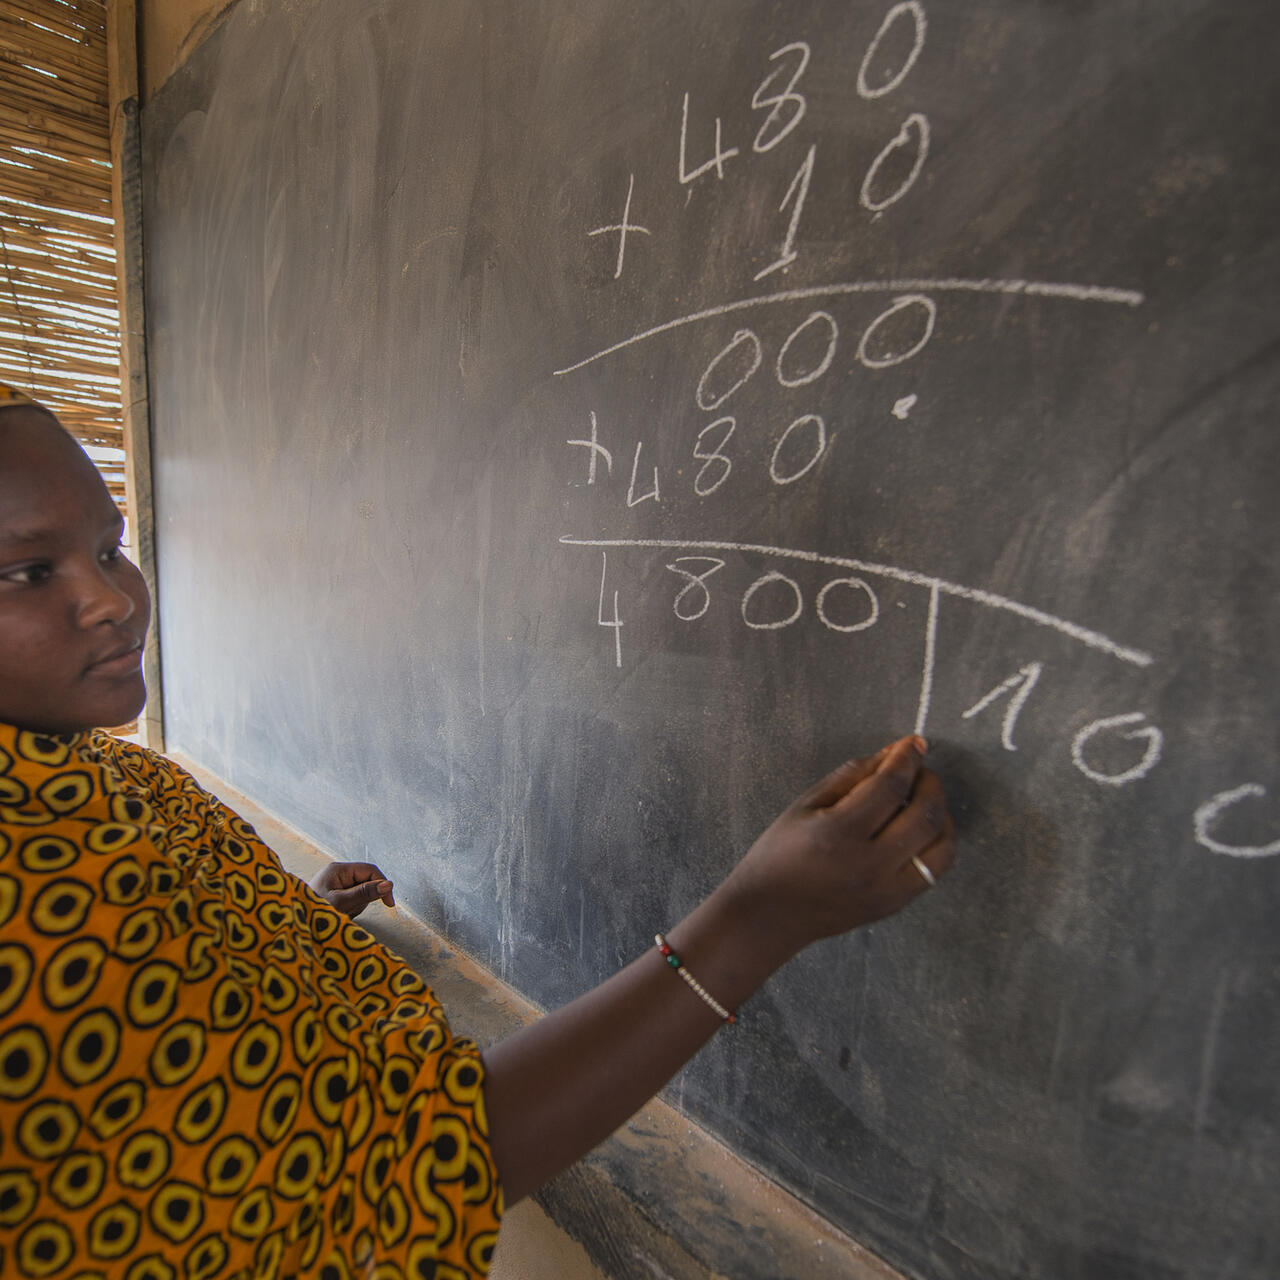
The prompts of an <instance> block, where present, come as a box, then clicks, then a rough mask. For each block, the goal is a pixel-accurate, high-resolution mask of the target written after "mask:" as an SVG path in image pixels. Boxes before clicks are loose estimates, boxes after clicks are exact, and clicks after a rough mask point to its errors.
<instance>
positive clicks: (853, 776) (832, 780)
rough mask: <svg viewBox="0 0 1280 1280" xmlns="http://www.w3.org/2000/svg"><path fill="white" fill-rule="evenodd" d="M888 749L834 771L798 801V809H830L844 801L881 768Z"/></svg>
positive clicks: (848, 762) (846, 763)
mask: <svg viewBox="0 0 1280 1280" xmlns="http://www.w3.org/2000/svg"><path fill="white" fill-rule="evenodd" d="M888 754H889V748H888V747H882V748H881V749H880V750H879V751H877V752H876V754H875V755H873V756H859V757H858V758H857V759H855V760H846V761H845V762H844V764H842V765H840V766H839V767H838V768H836V769H833V770H832V771H831V772H830V773H829V774H827V776H826V777H825V778H823V779H822V781H821V782H818V783H815V784H814V785H813V786H812V787H810V788H809V790H808V791H806V792H805V793H804V795H802V796H801V797H800V798H799V800H797V801H796V803H795V807H796V808H798V809H829V808H830V807H831V806H832V805H833V804H836V803H838V802H839V801H841V800H843V799H844V797H845V796H847V795H848V794H849V792H850V791H852V790H853V789H854V787H856V786H857V785H858V783H860V782H862V781H863V779H865V778H869V777H871V775H872V774H873V773H875V771H876V770H877V769H878V768H879V767H880V764H881V762H882V761H883V760H884V758H885V756H886V755H888Z"/></svg>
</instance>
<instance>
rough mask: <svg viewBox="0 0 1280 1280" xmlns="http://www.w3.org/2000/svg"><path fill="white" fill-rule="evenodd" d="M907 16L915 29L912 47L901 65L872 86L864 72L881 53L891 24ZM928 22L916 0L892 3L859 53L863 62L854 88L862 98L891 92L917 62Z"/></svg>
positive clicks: (882, 95)
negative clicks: (883, 80)
mask: <svg viewBox="0 0 1280 1280" xmlns="http://www.w3.org/2000/svg"><path fill="white" fill-rule="evenodd" d="M902 17H910V19H911V22H912V25H913V27H914V31H913V34H912V41H911V50H910V52H909V53H908V54H907V56H906V57H905V58H904V59H903V61H902V65H901V66H900V67H899V68H898V69H897V70H896V71H895V72H894V73H893V74H892V75H891V76H889V78H888V79H887V80H886V81H885V82H884V83H883V84H878V85H875V86H872V85H870V84H868V82H867V75H868V73H869V72H870V70H871V64H872V63H873V62H875V60H876V54H878V53H879V52H880V45H881V42H882V41H883V40H884V39H885V37H886V36H888V35H889V33H890V32H891V31H892V29H893V27H894V24H895V23H897V21H898V19H899V18H902ZM927 25H928V24H927V23H926V21H925V16H924V7H923V6H922V5H921V4H920V3H919V2H918V0H904V2H903V3H902V4H895V5H894V6H893V8H892V9H890V10H889V12H888V13H886V14H885V16H884V21H883V22H882V23H881V24H880V29H879V30H878V31H877V32H876V33H875V35H874V36H873V37H872V39H871V43H870V44H869V45H868V46H867V51H866V53H865V54H863V56H862V65H861V66H860V67H859V68H858V79H857V82H856V83H857V89H858V93H859V94H861V95H862V97H864V98H883V97H884V96H885V94H886V93H892V92H893V91H894V90H895V89H896V88H897V87H898V86H899V85H900V84H901V83H902V82H903V81H904V80H905V79H906V78H907V76H908V75H910V74H911V68H912V67H914V66H915V65H916V59H917V58H918V57H919V56H920V51H921V49H923V48H924V37H925V31H926V30H927Z"/></svg>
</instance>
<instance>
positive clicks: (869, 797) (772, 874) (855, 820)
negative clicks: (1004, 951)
mask: <svg viewBox="0 0 1280 1280" xmlns="http://www.w3.org/2000/svg"><path fill="white" fill-rule="evenodd" d="M925 749H926V744H925V743H924V741H923V739H921V738H917V737H908V738H902V739H900V740H899V741H898V742H895V743H893V744H892V745H891V746H888V747H885V748H884V749H883V750H881V751H880V752H878V753H877V754H876V755H874V756H869V757H865V758H862V759H857V760H851V761H849V762H848V763H846V764H843V765H841V766H840V767H839V768H838V769H836V770H835V771H834V772H833V773H830V774H828V775H827V777H825V778H824V779H823V780H822V781H821V782H819V783H818V784H817V785H816V786H814V787H812V788H810V790H809V791H807V792H806V793H805V794H804V795H802V796H801V797H800V798H799V799H798V800H796V801H794V802H793V803H792V804H791V805H789V806H788V807H787V808H786V809H785V810H784V811H783V812H782V813H781V814H780V815H779V817H778V818H777V819H776V820H775V821H774V822H773V824H772V825H771V826H770V827H769V828H768V829H767V830H766V831H765V832H764V833H763V834H762V835H761V836H760V838H759V839H758V840H757V841H756V842H755V844H754V845H752V847H751V849H750V851H749V852H748V853H747V855H746V857H745V858H743V860H742V861H741V862H740V863H739V864H738V866H737V868H736V869H735V870H734V871H733V873H732V874H731V875H730V876H729V878H728V879H727V880H726V881H725V883H724V884H723V885H722V886H721V888H720V889H719V890H717V893H716V894H715V895H713V896H716V897H721V896H723V898H724V900H725V901H724V903H723V905H722V910H725V911H727V912H728V913H729V915H730V916H731V917H732V916H741V917H742V918H743V919H744V921H745V922H746V923H747V926H748V927H749V929H750V930H751V931H752V932H753V933H754V934H755V936H756V938H757V940H758V941H759V942H764V943H765V945H767V946H769V947H770V950H771V952H773V954H776V955H777V956H778V957H779V958H778V961H777V962H778V963H781V962H782V960H784V959H786V958H788V957H789V956H791V955H794V954H795V953H796V952H797V951H799V950H801V949H802V948H803V947H805V946H807V945H808V944H809V943H810V942H815V941H817V940H818V939H819V938H825V937H830V936H831V935H833V934H839V933H844V932H845V931H847V930H849V929H854V928H857V927H858V926H859V925H864V924H870V923H871V922H872V921H875V920H880V919H883V918H884V917H885V916H889V915H892V914H893V913H894V912H895V911H898V910H900V909H901V908H902V907H904V906H906V905H907V903H909V902H910V901H911V900H912V899H914V898H917V897H919V896H920V894H921V893H923V892H924V891H925V890H926V889H928V888H930V887H931V884H932V883H936V882H937V881H938V880H939V879H941V877H942V876H943V875H945V874H946V872H947V871H948V869H949V868H950V866H951V863H952V860H953V859H954V857H955V848H954V842H953V835H954V827H953V823H952V821H951V817H950V815H949V814H948V812H947V806H946V800H945V798H944V796H943V794H942V784H941V783H940V782H939V781H938V778H937V775H936V774H934V773H933V772H932V771H931V770H929V769H927V768H925V766H924V752H925ZM920 863H923V864H924V868H925V871H927V872H928V873H929V874H928V876H926V875H925V871H922V870H921V869H920V866H919V864H920ZM930 877H932V880H931V879H930ZM774 948H776V952H774Z"/></svg>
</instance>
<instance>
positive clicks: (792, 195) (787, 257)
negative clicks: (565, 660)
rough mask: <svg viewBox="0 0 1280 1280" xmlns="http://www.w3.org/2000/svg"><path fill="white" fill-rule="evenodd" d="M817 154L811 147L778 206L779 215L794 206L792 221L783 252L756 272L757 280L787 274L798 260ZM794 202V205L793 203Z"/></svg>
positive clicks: (813, 147)
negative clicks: (802, 217)
mask: <svg viewBox="0 0 1280 1280" xmlns="http://www.w3.org/2000/svg"><path fill="white" fill-rule="evenodd" d="M817 154H818V149H817V147H816V146H811V147H810V148H809V152H808V154H807V155H806V156H805V158H804V161H803V163H802V164H801V165H800V167H799V168H798V169H797V170H796V176H795V177H794V178H792V179H791V185H790V186H789V187H788V188H787V194H786V195H784V196H783V197H782V203H781V204H780V205H779V206H778V212H779V213H782V212H783V211H784V210H785V209H786V207H787V205H788V204H791V205H792V208H791V221H790V222H789V223H787V234H786V235H785V236H784V237H783V241H782V252H781V253H780V254H779V255H778V256H777V257H776V258H775V259H774V260H773V261H772V262H771V263H770V264H769V265H768V266H767V267H762V268H761V269H760V270H759V271H757V272H756V274H755V276H754V277H753V278H754V279H756V280H763V279H764V277H765V276H767V275H772V274H773V272H775V271H782V272H786V271H787V269H788V268H789V267H790V266H791V264H792V263H793V262H794V261H795V260H796V232H797V231H798V230H799V229H800V215H801V214H802V213H803V212H804V202H805V200H806V199H807V198H808V195H809V183H810V182H811V181H812V180H813V161H814V157H815V156H816V155H817ZM793 200H794V203H792V202H793Z"/></svg>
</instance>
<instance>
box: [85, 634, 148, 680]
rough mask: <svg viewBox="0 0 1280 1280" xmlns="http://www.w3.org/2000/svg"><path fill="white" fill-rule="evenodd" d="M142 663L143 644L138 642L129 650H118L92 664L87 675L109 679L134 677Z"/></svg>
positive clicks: (87, 670)
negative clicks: (111, 677) (113, 677)
mask: <svg viewBox="0 0 1280 1280" xmlns="http://www.w3.org/2000/svg"><path fill="white" fill-rule="evenodd" d="M141 661H142V642H141V641H140V640H138V641H135V642H134V643H133V644H132V645H130V646H129V648H127V649H124V650H117V651H116V652H115V653H113V654H109V655H108V656H107V657H105V658H99V659H98V661H97V662H93V663H90V664H89V666H88V668H87V669H86V674H87V675H95V676H108V677H110V676H127V675H132V674H133V672H135V671H136V670H137V669H138V666H139V664H140V663H141Z"/></svg>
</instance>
